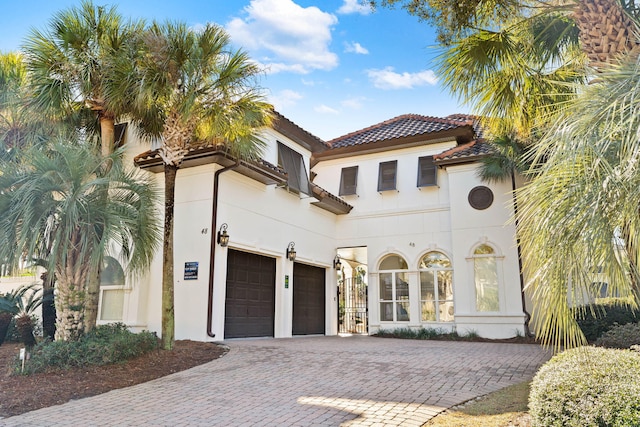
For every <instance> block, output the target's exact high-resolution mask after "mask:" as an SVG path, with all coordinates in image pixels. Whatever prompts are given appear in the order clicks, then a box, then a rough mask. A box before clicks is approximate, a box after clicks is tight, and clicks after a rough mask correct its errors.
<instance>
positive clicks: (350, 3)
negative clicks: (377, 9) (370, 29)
mask: <svg viewBox="0 0 640 427" xmlns="http://www.w3.org/2000/svg"><path fill="white" fill-rule="evenodd" d="M371 12H372V10H371V7H370V6H366V5H363V4H360V1H359V0H344V3H343V4H342V6H340V9H338V13H341V14H343V15H348V14H350V13H359V14H360V15H368V14H370V13H371Z"/></svg>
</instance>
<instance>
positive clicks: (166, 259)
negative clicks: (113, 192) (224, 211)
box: [162, 163, 178, 350]
mask: <svg viewBox="0 0 640 427" xmlns="http://www.w3.org/2000/svg"><path fill="white" fill-rule="evenodd" d="M177 173H178V166H176V165H174V164H166V163H165V165H164V240H163V243H162V348H164V349H165V350H171V349H172V348H173V343H174V340H175V310H174V306H173V304H174V290H173V286H174V282H173V279H174V277H173V214H174V202H175V187H176V174H177Z"/></svg>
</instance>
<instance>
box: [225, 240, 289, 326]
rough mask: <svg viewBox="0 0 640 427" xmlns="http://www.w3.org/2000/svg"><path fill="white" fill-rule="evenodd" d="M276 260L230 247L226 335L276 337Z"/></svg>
mask: <svg viewBox="0 0 640 427" xmlns="http://www.w3.org/2000/svg"><path fill="white" fill-rule="evenodd" d="M275 270H276V264H275V259H273V258H269V257H265V256H261V255H256V254H251V253H248V252H241V251H236V250H232V249H230V250H229V253H228V256H227V284H226V286H227V297H226V302H225V327H224V331H225V338H245V337H265V336H273V331H274V312H275Z"/></svg>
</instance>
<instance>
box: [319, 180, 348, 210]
mask: <svg viewBox="0 0 640 427" xmlns="http://www.w3.org/2000/svg"><path fill="white" fill-rule="evenodd" d="M309 184H311V186H312V187H313V189H314V190H316V189H317V190H318V193H319V195H320V196H321V197H329V198H330V199H332V200H335V201H336V202H340V203H342V204H343V205H345V206H349V207H351V205H350V204H349V203H347V202H345V201H344V200H342V199H341V198H340V197H338V196H336V195H335V194H333V193H330V192H329V191H327V190H325V189H324V188H322V187H320V186H319V185H318V184H314V183H313V182H310V183H309Z"/></svg>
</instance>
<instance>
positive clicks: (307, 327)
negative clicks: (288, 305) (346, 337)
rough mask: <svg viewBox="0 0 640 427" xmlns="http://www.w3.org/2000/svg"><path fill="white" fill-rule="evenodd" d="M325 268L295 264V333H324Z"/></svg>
mask: <svg viewBox="0 0 640 427" xmlns="http://www.w3.org/2000/svg"><path fill="white" fill-rule="evenodd" d="M324 274H325V270H324V268H318V267H312V266H310V265H305V264H298V263H295V264H294V265H293V331H292V333H293V335H311V334H324V332H325V331H324V316H325V298H326V293H325V279H324Z"/></svg>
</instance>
